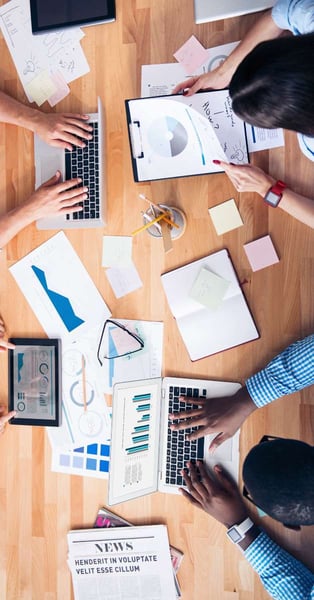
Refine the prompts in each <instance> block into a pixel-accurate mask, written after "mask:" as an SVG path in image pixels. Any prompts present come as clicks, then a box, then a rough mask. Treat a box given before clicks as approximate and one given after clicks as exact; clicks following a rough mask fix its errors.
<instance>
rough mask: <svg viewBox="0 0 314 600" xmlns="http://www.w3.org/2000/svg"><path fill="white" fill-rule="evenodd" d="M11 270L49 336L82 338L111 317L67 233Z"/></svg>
mask: <svg viewBox="0 0 314 600" xmlns="http://www.w3.org/2000/svg"><path fill="white" fill-rule="evenodd" d="M10 271H11V273H12V275H13V277H14V278H15V280H16V282H17V284H18V285H19V287H20V289H21V291H22V292H23V294H24V296H25V298H26V300H27V301H28V302H29V304H30V306H31V308H32V310H33V311H34V313H35V315H36V316H37V318H38V320H39V321H40V323H41V325H42V327H43V329H44V330H45V332H46V333H47V335H48V336H49V337H52V338H53V337H57V338H61V339H62V341H63V342H69V341H74V340H78V339H81V337H82V336H84V335H85V336H87V335H89V333H90V330H91V329H93V328H94V327H99V326H100V324H101V323H104V321H105V319H106V318H108V317H109V316H110V314H111V313H110V310H109V308H108V306H107V305H106V303H105V302H104V300H103V298H102V297H101V295H100V293H99V292H98V290H97V288H96V286H95V284H94V283H93V281H92V279H91V277H90V276H89V274H88V273H87V271H86V269H85V267H84V266H83V264H82V262H81V261H80V259H79V257H78V255H77V254H76V252H75V251H74V249H73V247H72V245H71V243H70V242H69V240H68V238H67V237H66V235H65V233H64V232H63V231H61V232H59V233H57V234H56V235H54V236H53V237H51V238H50V239H49V240H48V241H47V242H45V243H44V244H42V245H41V246H39V247H38V248H36V249H35V250H33V251H32V252H30V253H29V254H27V255H26V256H24V258H22V259H21V260H19V261H18V262H17V263H15V265H13V266H12V267H10Z"/></svg>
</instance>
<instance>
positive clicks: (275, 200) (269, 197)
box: [265, 190, 281, 206]
mask: <svg viewBox="0 0 314 600" xmlns="http://www.w3.org/2000/svg"><path fill="white" fill-rule="evenodd" d="M280 200H281V194H275V193H274V192H272V191H271V190H269V192H267V194H266V196H265V201H266V202H267V204H270V205H271V206H278V204H279V202H280Z"/></svg>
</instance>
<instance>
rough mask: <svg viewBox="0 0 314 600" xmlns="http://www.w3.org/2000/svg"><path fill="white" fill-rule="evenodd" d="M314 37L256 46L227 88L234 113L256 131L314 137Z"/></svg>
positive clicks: (293, 38) (277, 40)
mask: <svg viewBox="0 0 314 600" xmlns="http://www.w3.org/2000/svg"><path fill="white" fill-rule="evenodd" d="M313 52H314V33H310V34H307V35H299V36H287V37H281V38H277V39H274V40H270V41H267V42H262V43H261V44H258V46H256V48H254V50H252V52H250V53H249V54H248V55H247V56H246V58H245V59H244V60H243V61H242V62H241V63H240V65H239V66H238V68H237V70H236V71H235V73H234V75H233V77H232V79H231V82H230V86H229V92H230V96H231V99H232V107H233V110H234V112H235V113H236V114H237V115H238V116H239V117H240V118H241V119H243V120H244V121H246V122H247V123H250V124H251V125H255V126H257V127H265V128H269V129H273V128H276V127H283V128H284V129H292V130H294V131H298V132H299V133H303V134H305V135H309V136H312V135H314V109H313V98H314V69H313Z"/></svg>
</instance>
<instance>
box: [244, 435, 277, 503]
mask: <svg viewBox="0 0 314 600" xmlns="http://www.w3.org/2000/svg"><path fill="white" fill-rule="evenodd" d="M280 439H282V438H280V437H276V436H273V435H263V437H262V439H261V440H260V441H259V442H258V444H265V442H271V441H272V440H280ZM242 494H243V496H244V498H246V499H247V500H249V502H251V503H252V504H254V506H256V507H257V508H259V509H260V510H263V509H262V508H261V507H260V506H258V504H256V502H254V500H253V498H252V497H251V496H250V493H249V491H248V490H247V488H246V487H245V485H244V486H243V490H242Z"/></svg>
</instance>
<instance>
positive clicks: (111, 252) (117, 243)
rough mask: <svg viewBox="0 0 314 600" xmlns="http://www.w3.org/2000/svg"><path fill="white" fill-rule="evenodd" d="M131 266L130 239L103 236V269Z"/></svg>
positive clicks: (117, 236) (121, 236)
mask: <svg viewBox="0 0 314 600" xmlns="http://www.w3.org/2000/svg"><path fill="white" fill-rule="evenodd" d="M130 265H132V237H129V236H124V235H105V236H104V237H103V246H102V266H103V267H128V266H130Z"/></svg>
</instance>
